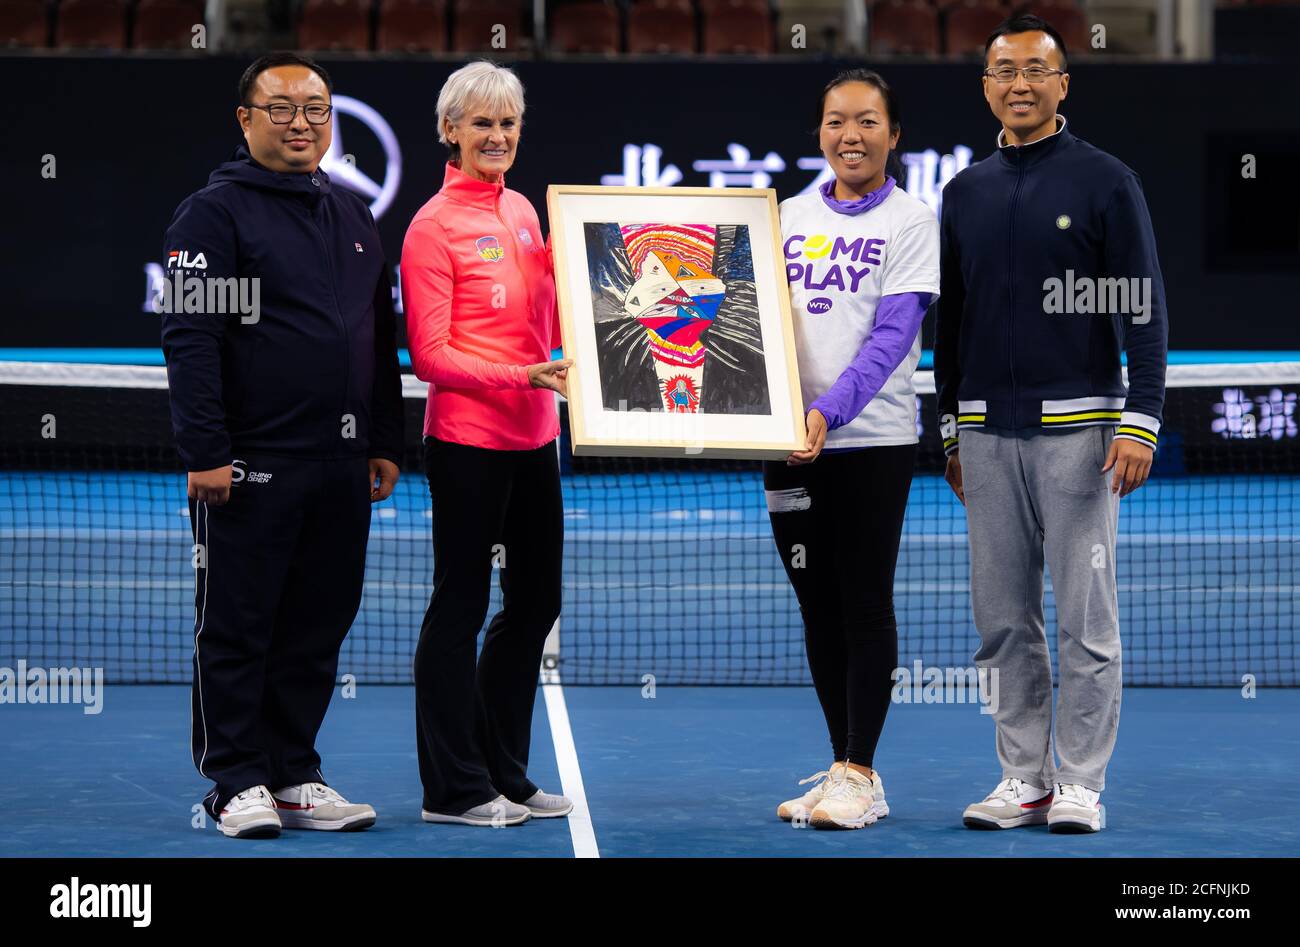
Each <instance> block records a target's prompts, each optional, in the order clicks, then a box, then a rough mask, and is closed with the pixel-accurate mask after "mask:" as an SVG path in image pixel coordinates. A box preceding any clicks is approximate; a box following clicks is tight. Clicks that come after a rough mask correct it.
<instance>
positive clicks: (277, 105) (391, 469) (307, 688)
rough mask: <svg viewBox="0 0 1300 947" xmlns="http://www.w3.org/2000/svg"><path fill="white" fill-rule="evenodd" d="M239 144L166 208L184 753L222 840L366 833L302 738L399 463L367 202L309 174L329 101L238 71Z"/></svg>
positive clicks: (320, 151) (392, 334)
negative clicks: (184, 648)
mask: <svg viewBox="0 0 1300 947" xmlns="http://www.w3.org/2000/svg"><path fill="white" fill-rule="evenodd" d="M239 94H240V105H239V108H238V110H237V113H236V114H237V117H238V120H239V124H240V126H241V128H242V130H243V134H244V139H245V142H246V146H243V147H240V148H239V150H238V151H237V152H236V154H235V157H234V159H233V160H231V161H229V162H227V163H226V164H223V165H222V166H221V167H219V168H218V169H217V170H216V171H215V172H213V174H212V176H211V177H210V178H209V181H208V185H207V187H205V188H203V189H202V190H200V191H197V192H196V193H194V194H192V195H190V196H189V197H188V198H186V199H185V200H184V201H183V202H182V203H181V205H180V206H179V207H178V208H177V210H176V214H175V216H174V217H173V219H172V222H171V226H170V227H169V228H168V230H167V235H166V239H165V246H164V257H165V259H166V261H167V275H168V285H167V291H166V292H165V293H164V294H163V295H162V297H161V298H160V301H159V302H160V305H159V308H160V309H161V310H162V312H163V317H162V344H163V352H164V354H165V356H166V359H167V379H168V386H169V388H170V393H171V410H172V424H173V428H174V431H175V435H176V444H177V448H178V451H179V453H180V457H181V460H182V462H183V463H184V464H185V466H186V469H187V470H188V471H189V475H188V493H189V498H190V519H191V526H192V529H193V532H194V550H193V563H194V567H195V575H196V579H197V581H196V590H195V617H194V621H195V626H194V687H193V692H192V701H191V704H192V713H193V717H192V727H191V729H192V748H193V754H194V762H195V765H196V766H197V767H198V769H199V772H200V773H201V774H202V775H203V776H205V777H207V778H208V779H211V780H212V781H213V783H214V784H215V785H214V786H213V789H212V791H211V792H209V793H208V795H207V796H206V797H205V798H204V806H205V808H206V809H207V811H208V813H209V814H210V815H212V816H213V818H215V819H216V820H218V822H219V824H220V827H221V830H222V831H223V832H224V833H225V834H226V835H228V836H234V837H252V836H275V835H278V834H279V832H280V829H281V828H282V827H285V828H305V829H326V830H330V829H360V828H365V827H367V826H369V825H372V824H373V823H374V821H375V812H374V810H373V809H372V808H371V807H370V806H368V805H360V804H352V803H349V802H348V801H347V800H346V799H344V798H343V797H342V796H341V795H339V794H338V793H337V792H336V791H335V790H334V789H332V788H330V787H329V786H328V785H327V784H326V782H325V778H324V776H323V774H322V773H321V770H320V756H319V755H318V754H317V753H316V749H315V741H316V734H317V732H318V731H319V729H320V725H321V722H322V720H323V719H324V716H325V711H326V708H327V707H328V706H329V701H330V697H331V696H332V694H333V689H334V678H335V673H336V671H337V667H338V655H339V648H340V646H341V645H342V643H343V638H344V636H345V635H346V634H347V631H348V628H349V627H350V626H351V624H352V620H353V618H355V617H356V613H357V608H358V607H359V605H360V602H361V589H362V578H363V574H364V570H365V558H366V541H367V538H368V535H369V530H370V504H371V503H373V502H378V501H381V500H384V499H386V498H387V497H388V496H389V495H390V494H391V493H392V490H393V487H394V485H395V484H396V482H397V477H398V467H397V464H398V462H399V461H400V459H401V451H402V405H401V378H400V375H399V370H398V363H397V348H396V346H397V341H396V322H395V317H394V313H393V304H392V294H391V288H390V285H389V281H388V275H387V266H386V264H385V261H384V254H383V248H382V246H381V245H380V242H379V234H378V231H377V230H376V229H375V223H374V219H373V217H372V216H371V215H370V211H369V209H368V208H367V207H366V205H365V204H364V203H363V202H362V201H361V200H359V199H358V198H357V197H355V196H354V195H352V194H349V193H347V192H345V191H343V190H342V189H340V188H335V187H332V186H331V183H330V180H329V178H328V177H327V176H326V175H325V174H324V173H323V172H321V171H320V170H319V164H320V160H321V158H322V157H323V155H324V154H325V152H326V150H327V149H328V148H329V143H330V130H331V126H330V119H331V112H332V107H331V105H330V94H331V83H330V80H329V76H328V75H327V74H326V73H325V71H324V70H323V69H321V68H320V67H319V66H317V65H316V64H315V63H313V62H311V61H310V60H307V59H303V58H301V57H299V56H295V55H292V54H274V55H271V56H266V57H263V58H262V59H259V60H258V61H257V62H255V63H253V65H252V66H250V67H249V69H248V70H247V71H246V72H245V73H244V75H243V78H242V79H241V80H240V86H239Z"/></svg>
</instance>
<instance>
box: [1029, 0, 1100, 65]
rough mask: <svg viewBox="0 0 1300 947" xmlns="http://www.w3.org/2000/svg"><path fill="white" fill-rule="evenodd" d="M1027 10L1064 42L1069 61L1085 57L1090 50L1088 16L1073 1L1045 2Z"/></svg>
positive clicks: (1050, 0) (1052, 0) (1049, 0)
mask: <svg viewBox="0 0 1300 947" xmlns="http://www.w3.org/2000/svg"><path fill="white" fill-rule="evenodd" d="M1029 9H1031V10H1032V11H1033V12H1034V13H1035V14H1037V15H1038V16H1041V17H1042V18H1043V19H1044V20H1046V21H1047V22H1048V23H1050V24H1052V27H1053V28H1054V29H1055V30H1056V32H1058V33H1060V34H1061V39H1063V40H1065V50H1066V52H1067V53H1068V54H1069V56H1070V58H1071V59H1075V58H1077V57H1079V56H1086V55H1087V54H1088V53H1089V52H1090V51H1091V49H1092V45H1091V39H1092V33H1091V31H1090V30H1089V28H1088V16H1087V14H1086V13H1084V11H1083V8H1082V7H1081V6H1080V5H1079V4H1078V3H1076V2H1075V0H1047V2H1044V3H1035V4H1033V5H1032V6H1031V7H1030V8H1029Z"/></svg>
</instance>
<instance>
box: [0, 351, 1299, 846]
mask: <svg viewBox="0 0 1300 947" xmlns="http://www.w3.org/2000/svg"><path fill="white" fill-rule="evenodd" d="M0 374H3V373H2V372H0ZM11 374H12V377H6V378H4V379H3V381H4V382H5V389H4V390H5V395H6V412H7V413H8V414H9V415H11V416H14V417H17V416H26V414H30V413H32V412H36V413H35V417H37V418H39V417H41V415H42V413H43V412H49V413H52V414H56V415H57V417H58V419H59V433H58V438H57V440H54V439H51V440H50V441H46V440H42V439H40V438H39V437H37V436H36V435H35V434H34V433H32V434H31V435H30V436H29V437H28V438H27V439H24V438H23V437H21V436H20V437H16V438H9V439H7V440H6V442H5V444H4V447H3V450H4V454H3V458H2V459H3V463H0V628H2V629H3V633H2V635H0V679H2V676H3V675H4V673H5V670H6V669H8V670H9V671H10V673H11V674H14V675H18V676H21V674H20V673H19V672H21V671H23V670H25V669H28V670H29V669H46V670H49V671H50V672H51V673H55V672H58V671H59V669H65V670H66V669H72V668H84V669H90V671H88V673H90V672H91V671H94V670H98V672H99V673H100V674H101V675H102V679H103V681H104V682H105V683H104V686H103V690H102V691H101V692H99V693H98V694H97V700H99V702H100V709H101V712H99V713H94V714H87V713H83V710H84V709H85V708H84V707H83V706H77V705H75V704H67V705H64V704H55V705H51V704H45V703H26V704H15V703H12V702H11V703H5V704H3V705H0V718H2V719H3V722H4V726H3V728H0V753H2V754H3V757H2V758H3V759H4V761H5V764H6V767H5V769H6V773H7V774H8V778H6V779H5V780H4V781H3V782H2V783H0V811H4V812H7V813H10V815H11V818H10V819H9V820H8V822H9V824H10V826H11V831H10V832H8V833H6V834H5V836H4V837H3V838H2V839H0V855H4V854H15V855H26V854H53V855H58V854H66V855H73V854H89V855H115V854H116V855H129V856H145V855H173V854H184V855H195V856H229V855H248V854H258V855H262V854H267V855H272V854H275V855H299V854H303V855H336V854H344V853H355V854H366V855H392V856H411V855H535V856H563V857H569V856H573V855H581V856H589V855H594V854H599V855H603V856H635V855H655V856H682V855H756V856H757V855H826V854H846V855H852V854H868V853H870V854H884V855H908V854H930V855H960V856H967V855H969V856H975V855H1005V854H1026V855H1061V854H1087V855H1189V856H1190V855H1206V856H1212V855H1268V854H1274V855H1279V854H1293V853H1294V852H1295V851H1296V850H1297V841H1300V839H1297V830H1296V828H1295V827H1294V825H1293V822H1294V820H1288V818H1287V817H1286V815H1285V814H1286V813H1287V812H1289V811H1291V809H1292V808H1293V807H1294V805H1295V803H1296V801H1297V800H1296V796H1297V795H1300V788H1297V787H1300V779H1298V778H1297V777H1300V752H1297V751H1298V750H1300V746H1297V743H1300V726H1297V724H1300V691H1297V690H1296V686H1297V684H1300V680H1298V677H1297V666H1296V665H1297V661H1296V657H1297V648H1296V638H1295V629H1296V627H1297V603H1298V602H1300V594H1297V592H1298V591H1300V589H1298V586H1300V578H1298V576H1300V523H1297V513H1298V511H1300V464H1298V463H1297V457H1296V450H1295V444H1296V440H1297V435H1298V434H1300V432H1297V431H1296V430H1295V415H1294V406H1295V396H1296V392H1295V389H1296V388H1297V387H1300V365H1297V364H1294V363H1277V364H1272V365H1265V364H1246V365H1238V364H1226V365H1221V366H1213V365H1211V366H1206V365H1180V366H1174V367H1173V368H1171V370H1170V378H1171V388H1170V397H1169V401H1168V406H1169V407H1168V411H1167V423H1166V430H1165V431H1164V433H1163V435H1162V437H1163V439H1164V440H1163V446H1162V448H1161V452H1160V454H1159V455H1158V457H1157V466H1156V469H1155V470H1154V471H1153V474H1152V478H1151V480H1150V481H1149V482H1148V483H1147V484H1146V485H1145V486H1144V487H1143V488H1142V489H1141V490H1140V491H1138V492H1137V493H1136V494H1134V495H1133V496H1131V497H1128V498H1126V499H1125V500H1123V501H1122V507H1121V514H1120V540H1119V545H1118V550H1117V557H1118V572H1119V583H1120V585H1119V598H1120V612H1121V628H1122V636H1123V639H1124V649H1125V650H1124V675H1125V683H1126V685H1127V687H1126V691H1125V694H1124V704H1123V712H1122V715H1121V723H1120V732H1119V742H1118V747H1117V750H1116V754H1115V757H1114V759H1113V761H1112V764H1111V768H1110V774H1109V785H1108V788H1107V791H1106V793H1105V795H1104V797H1103V801H1104V803H1105V804H1106V806H1107V811H1108V826H1107V829H1106V831H1104V832H1102V833H1100V834H1099V835H1096V836H1090V837H1083V838H1078V837H1061V836H1055V835H1051V834H1050V833H1048V832H1046V830H1042V831H1039V830H1036V829H1029V830H1019V831H1012V832H1006V833H1000V834H999V833H975V832H970V831H968V830H966V829H964V828H963V827H962V825H961V818H960V816H961V811H962V809H963V808H964V807H965V806H966V805H967V804H968V803H970V802H973V801H976V800H977V799H978V798H980V797H982V796H983V795H984V794H985V793H986V792H987V791H988V790H989V789H990V788H991V787H992V786H993V784H994V783H996V781H997V779H998V777H999V773H998V769H997V763H996V756H995V753H994V747H993V724H992V720H991V717H990V716H989V715H988V714H985V713H981V710H982V709H983V708H982V705H981V704H980V699H981V694H980V692H979V690H978V687H977V686H973V685H972V679H973V676H974V671H973V668H972V655H973V654H974V652H975V649H976V647H977V643H978V642H977V635H976V632H975V629H974V627H973V624H972V621H971V612H970V601H969V590H968V580H969V560H968V554H967V546H966V536H965V521H964V515H963V511H962V508H961V506H960V504H959V503H958V502H957V501H956V500H955V499H954V498H953V496H952V495H951V492H950V491H949V489H948V487H947V485H946V484H945V483H944V482H943V479H942V477H941V476H940V474H939V470H940V469H941V460H942V454H941V452H939V451H936V450H935V446H936V445H935V438H936V433H935V432H934V431H933V429H932V428H930V427H928V426H927V425H925V424H923V423H922V422H921V421H919V422H918V425H919V426H918V434H919V435H920V438H921V451H920V454H919V455H918V457H919V460H918V468H917V472H916V475H915V479H914V481H913V485H912V490H911V496H910V501H909V505H908V512H907V519H906V523H905V527H904V535H903V541H902V546H901V552H900V557H899V565H898V571H897V578H896V583H895V599H896V602H895V606H896V613H897V615H898V622H899V637H900V641H899V665H900V669H902V670H906V671H907V672H909V674H911V675H914V676H915V677H916V678H917V679H918V680H919V679H921V678H922V676H923V675H924V674H927V673H931V672H933V673H937V674H939V675H940V676H941V678H942V679H943V680H944V681H945V688H944V689H943V690H942V692H941V693H940V696H939V698H938V700H939V702H929V698H927V697H925V694H924V693H923V692H922V691H921V690H920V689H912V690H910V691H908V690H907V689H905V688H901V687H900V690H899V695H898V697H899V699H898V700H896V702H895V704H894V706H893V707H892V708H891V711H890V716H889V720H888V723H887V725H886V728H885V732H884V736H883V738H882V742H881V746H880V751H879V755H878V758H877V764H876V765H877V767H878V769H879V771H880V772H881V774H882V776H883V778H884V781H885V785H886V788H887V791H888V798H889V801H890V805H891V807H892V810H893V813H892V814H891V815H890V817H889V818H888V819H886V820H884V821H882V822H880V823H879V824H877V825H875V826H872V827H871V828H870V829H869V830H867V831H863V832H852V833H823V832H814V831H811V830H800V829H791V828H790V826H788V825H786V824H784V823H781V822H780V821H778V820H777V819H776V818H775V815H774V810H775V807H776V805H777V803H779V802H780V801H782V800H783V799H786V798H789V797H791V796H792V795H794V794H795V792H796V784H797V781H798V780H799V779H801V778H802V777H804V776H807V775H809V774H811V773H813V772H816V771H818V770H820V769H823V768H825V766H826V765H827V764H828V763H829V760H828V759H826V758H825V757H826V756H827V755H828V754H827V750H828V748H827V746H826V736H825V728H824V723H823V720H822V717H821V711H820V709H819V707H818V705H817V701H816V698H815V696H814V694H813V692H812V689H811V687H809V686H808V685H809V677H808V671H807V665H806V660H805V656H804V645H803V640H802V625H801V619H800V616H799V612H798V608H797V603H796V601H795V598H794V595H793V593H792V591H791V589H790V586H789V583H788V580H787V578H786V575H785V573H784V570H783V569H782V566H781V563H780V560H779V559H778V556H777V552H776V549H775V545H774V543H773V540H772V535H771V530H770V525H769V523H768V517H767V513H766V508H765V502H764V496H763V489H762V479H761V474H760V472H759V471H758V469H757V467H756V466H755V465H754V464H753V463H748V462H727V461H696V462H693V463H681V462H660V461H650V460H644V459H641V460H638V459H629V460H611V459H608V458H587V457H574V456H572V455H571V454H570V452H569V451H568V445H567V443H562V444H561V445H560V447H561V469H562V481H563V492H564V520H565V561H564V606H563V611H562V613H561V617H560V622H559V625H558V630H557V634H556V635H555V636H554V637H553V639H552V642H551V643H550V645H549V646H548V656H547V664H546V668H545V669H544V671H543V675H542V676H543V679H544V680H545V681H546V682H547V683H545V684H544V685H541V686H539V688H538V693H537V706H536V712H535V716H534V728H533V729H534V732H533V742H532V746H533V751H532V753H533V755H532V759H531V767H530V771H531V775H532V778H533V779H534V781H535V782H537V783H538V784H539V785H541V786H543V787H544V788H547V789H548V790H551V791H561V790H562V791H564V792H565V793H566V794H568V795H570V796H571V797H574V798H575V799H578V800H579V807H578V811H577V812H576V813H575V815H574V816H572V817H570V818H569V819H567V820H554V821H534V822H531V823H529V824H527V825H525V826H523V827H520V828H517V829H511V830H509V831H480V830H474V829H469V828H453V827H447V826H429V825H425V824H423V823H422V822H421V821H420V818H419V803H420V782H419V779H418V773H417V767H416V756H415V743H414V694H413V690H412V687H411V682H412V675H411V659H412V655H413V652H414V647H415V641H416V637H417V635H418V630H419V625H420V620H421V617H422V615H423V612H424V609H425V606H426V604H427V601H428V595H429V586H430V576H431V574H432V569H433V563H432V551H431V543H430V539H429V528H430V515H431V514H430V512H429V500H428V495H427V492H426V489H425V485H424V482H423V479H422V477H421V476H420V475H419V473H418V443H416V444H413V446H412V453H411V457H410V458H408V459H407V463H405V464H404V475H403V480H402V482H401V483H400V484H399V485H398V488H397V491H396V493H395V494H394V496H393V498H392V499H391V500H389V501H388V502H386V503H384V504H382V505H380V506H377V507H376V508H375V509H374V511H373V514H372V522H371V535H370V542H369V546H368V552H367V573H366V580H365V590H364V596H363V600H362V606H361V611H360V613H359V615H358V616H357V619H356V621H355V623H354V625H353V627H352V630H351V632H350V634H349V636H348V639H347V641H346V642H345V644H344V647H343V651H342V654H341V658H340V662H339V675H340V681H339V687H338V688H337V690H336V693H335V697H334V700H333V703H332V704H331V708H330V712H329V715H328V716H327V718H326V721H325V725H324V730H323V731H322V735H321V741H320V749H321V751H322V756H323V757H324V760H325V764H324V770H325V775H326V777H327V778H328V779H329V780H330V781H331V783H333V784H335V785H337V787H338V788H339V789H340V790H341V791H342V792H343V793H344V794H345V795H348V796H349V797H352V798H355V799H358V800H363V801H366V802H370V803H371V804H373V805H374V806H375V807H376V809H377V810H378V812H379V822H378V824H377V825H376V826H375V828H374V829H373V830H371V831H368V832H365V833H361V834H358V835H346V836H340V835H333V834H330V833H314V834H313V833H308V834H303V833H286V834H285V835H283V836H282V837H281V838H280V839H279V840H277V841H275V842H269V843H254V842H235V841H232V840H229V839H226V838H224V837H222V836H221V835H220V834H219V833H218V832H216V831H215V830H214V829H213V828H212V826H211V825H210V824H208V825H206V826H200V827H199V828H195V827H194V823H195V820H196V816H195V812H196V811H197V810H196V809H195V808H194V807H195V806H196V805H197V803H198V802H199V800H200V799H201V797H202V795H203V793H204V792H205V791H206V788H207V787H206V786H205V784H204V782H203V780H201V779H200V777H199V776H198V774H197V773H196V772H195V771H194V768H193V765H192V763H191V760H190V754H189V746H188V732H189V690H188V682H189V679H190V674H191V659H192V654H193V622H194V591H193V590H194V572H193V567H192V562H191V555H192V550H191V546H192V542H193V540H192V538H191V534H190V525H189V519H188V511H187V508H186V501H185V495H184V478H183V474H181V473H179V472H178V471H177V467H176V461H175V457H174V454H173V453H171V450H172V448H171V446H170V432H169V427H168V421H167V411H166V405H167V401H166V397H167V396H166V387H165V380H164V379H162V377H161V370H160V369H156V368H148V367H135V366H94V365H84V366H82V365H78V366H65V367H64V368H62V369H60V370H58V371H56V372H54V373H53V374H54V376H55V381H56V382H57V384H55V385H51V384H47V383H46V382H45V380H44V379H41V378H39V377H38V376H34V375H33V369H32V367H31V366H30V365H26V366H22V365H20V366H18V368H17V369H15V370H14V371H13V372H12V373H11ZM924 374H925V373H921V374H919V375H918V390H920V391H921V392H922V397H921V399H920V400H921V401H922V402H923V404H922V405H921V406H920V410H919V414H918V417H919V418H920V419H924V418H927V417H930V416H932V414H933V402H932V394H931V392H932V387H931V388H930V389H927V388H926V382H925V380H924V379H923V378H922V375H924ZM409 387H410V386H408V388H409ZM406 394H407V398H406V402H407V408H408V415H409V417H408V430H409V431H413V432H415V431H418V430H419V415H420V412H421V410H422V406H423V402H422V399H421V392H419V391H417V390H408V391H407V392H406ZM37 429H38V427H37V426H35V425H33V427H32V431H33V432H34V431H36V430H37ZM15 430H17V429H16V428H15ZM412 436H413V438H414V435H412ZM499 604H500V601H499V592H497V591H496V590H494V592H493V601H492V610H495V609H496V608H497V607H498V606H499ZM1046 606H1047V619H1048V626H1047V634H1048V640H1049V644H1050V645H1051V647H1052V649H1053V651H1054V650H1055V636H1056V631H1055V623H1054V614H1053V607H1054V603H1053V601H1052V594H1051V587H1050V576H1049V583H1048V589H1047V602H1046ZM967 673H969V674H970V677H969V678H968V677H965V675H966V674H967ZM963 685H966V686H965V687H964V689H963ZM12 696H13V692H12V691H11V693H10V697H11V698H12ZM904 697H907V698H908V700H907V701H906V702H905V701H904V700H903V699H902V698H904ZM1258 800H1267V802H1266V804H1259V803H1258ZM199 821H202V820H199Z"/></svg>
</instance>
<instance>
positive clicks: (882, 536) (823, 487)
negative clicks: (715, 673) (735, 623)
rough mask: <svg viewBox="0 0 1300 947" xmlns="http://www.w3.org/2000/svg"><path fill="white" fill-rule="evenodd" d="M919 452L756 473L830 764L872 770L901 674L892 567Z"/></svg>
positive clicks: (872, 453)
mask: <svg viewBox="0 0 1300 947" xmlns="http://www.w3.org/2000/svg"><path fill="white" fill-rule="evenodd" d="M915 463H916V445H915V444H904V445H900V446H893V447H866V448H862V449H861V450H851V451H844V452H842V453H826V452H823V453H822V454H821V456H819V457H818V458H817V460H815V461H813V463H811V464H803V465H799V466H789V465H787V464H786V462H785V461H783V460H782V461H768V462H766V463H764V464H763V486H764V488H765V490H766V491H767V508H768V516H769V517H770V518H771V520H772V535H773V537H774V538H775V539H776V545H777V550H778V552H779V554H780V556H781V561H782V563H783V564H784V565H785V571H786V574H787V575H788V576H789V577H790V584H791V585H793V586H794V592H795V596H796V597H797V598H798V599H799V611H800V612H801V613H802V614H803V622H804V641H805V643H806V645H807V649H808V668H809V670H810V671H811V672H812V679H813V686H814V687H815V688H816V689H817V699H818V700H819V701H821V705H822V712H823V713H824V714H825V715H826V726H827V729H829V730H830V737H831V751H832V752H833V753H834V758H835V759H836V760H847V761H848V762H850V763H857V764H859V765H862V766H871V765H872V759H873V757H874V756H875V752H876V744H877V742H878V741H879V740H880V731H881V730H882V729H883V728H884V726H885V715H886V714H887V713H888V711H889V700H890V692H891V690H892V688H893V677H892V675H893V672H894V669H895V667H897V665H898V624H897V623H896V621H895V620H894V567H895V565H896V563H897V561H898V543H899V538H900V536H901V535H902V531H903V512H904V510H905V508H906V506H907V494H908V490H909V489H910V487H911V484H912V468H913V466H914V464H915Z"/></svg>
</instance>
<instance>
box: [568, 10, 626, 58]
mask: <svg viewBox="0 0 1300 947" xmlns="http://www.w3.org/2000/svg"><path fill="white" fill-rule="evenodd" d="M550 45H551V49H553V50H554V51H555V52H558V53H605V54H606V55H614V54H616V53H618V52H619V50H620V48H621V47H622V41H621V39H620V37H619V22H618V8H617V7H616V6H614V4H613V3H612V2H611V0H572V2H566V3H559V4H555V5H553V6H552V8H551V13H550Z"/></svg>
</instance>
